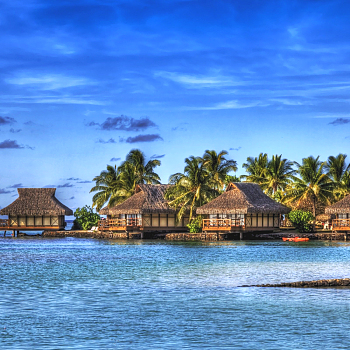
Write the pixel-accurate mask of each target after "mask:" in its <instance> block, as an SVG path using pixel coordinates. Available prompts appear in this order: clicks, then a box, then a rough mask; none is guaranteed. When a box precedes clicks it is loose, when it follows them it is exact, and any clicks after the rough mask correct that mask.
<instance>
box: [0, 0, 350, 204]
mask: <svg viewBox="0 0 350 350" xmlns="http://www.w3.org/2000/svg"><path fill="white" fill-rule="evenodd" d="M349 17H350V3H349V2H348V1H337V0H327V1H322V0H312V1H311V0H310V1H307V0H302V1H298V0H288V1H275V0H273V1H269V0H266V1H261V0H256V1H253V0H252V1H250V0H246V1H241V0H236V1H234V0H231V1H224V0H215V1H205V0H201V1H195V0H192V1H191V0H152V1H137V0H127V1H123V0H119V1H118V0H114V1H112V0H98V1H93V0H90V1H88V0H82V1H79V0H75V1H64V0H60V1H53V0H50V1H48V0H26V1H25V2H23V1H18V0H12V1H0V39H1V43H2V48H1V55H0V92H1V94H0V160H1V175H0V207H4V206H6V205H8V204H9V203H11V202H12V201H13V200H14V199H15V198H16V196H17V191H16V188H18V187H45V186H54V187H57V188H58V189H57V197H58V198H59V199H60V200H61V201H62V202H64V203H65V204H66V205H67V206H69V207H71V208H72V209H75V208H77V207H79V206H80V207H81V206H83V205H85V204H91V197H92V196H91V194H89V190H90V188H91V187H92V185H93V183H92V182H91V180H92V178H93V177H94V176H95V175H98V174H99V173H100V171H101V170H103V169H105V168H106V165H107V164H112V165H114V164H117V165H119V163H120V161H121V160H123V159H125V156H126V154H127V153H128V152H129V151H130V150H131V149H133V148H139V149H141V150H142V151H143V152H144V153H145V154H146V156H147V157H148V158H151V157H159V159H160V160H161V162H162V165H161V167H159V168H158V173H159V174H160V176H161V179H162V181H163V182H164V183H167V181H168V178H169V176H170V175H171V174H173V173H175V172H178V171H183V167H184V158H186V157H188V156H190V155H202V154H203V153H204V151H205V150H206V149H214V150H216V151H218V152H219V151H221V150H223V149H224V150H227V151H229V157H230V158H232V159H234V160H236V161H237V163H238V166H239V170H238V172H237V173H238V175H240V174H242V173H243V170H242V168H241V166H242V163H243V162H244V161H245V160H246V158H247V157H248V156H257V155H258V154H259V153H260V152H266V153H268V154H269V156H270V157H271V156H272V154H282V155H283V157H285V158H288V159H291V160H295V161H298V162H300V161H301V159H302V158H303V157H307V156H309V155H314V156H318V155H320V156H321V158H322V159H324V160H326V159H327V157H328V156H330V155H337V154H338V153H349V152H348V149H349V145H350V116H349V91H350V83H349V77H350V43H349V38H350V26H349V23H350V18H349Z"/></svg>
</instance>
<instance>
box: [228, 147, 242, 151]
mask: <svg viewBox="0 0 350 350" xmlns="http://www.w3.org/2000/svg"><path fill="white" fill-rule="evenodd" d="M241 148H242V147H241V146H239V147H237V148H230V151H239V150H240V149H241Z"/></svg>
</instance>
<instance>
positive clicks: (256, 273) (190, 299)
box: [0, 237, 350, 350]
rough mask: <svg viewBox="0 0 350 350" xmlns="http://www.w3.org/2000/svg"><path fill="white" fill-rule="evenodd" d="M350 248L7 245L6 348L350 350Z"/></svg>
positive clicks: (1, 249)
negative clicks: (343, 283) (333, 284)
mask: <svg viewBox="0 0 350 350" xmlns="http://www.w3.org/2000/svg"><path fill="white" fill-rule="evenodd" d="M349 261H350V243H347V242H327V241H322V242H321V241H315V242H306V243H301V244H300V243H285V242H280V241H268V242H256V241H255V242H244V241H242V242H238V241H235V242H213V243H208V242H192V243H190V242H187V243H181V242H164V241H140V240H138V241H131V240H130V241H102V240H93V239H77V238H64V239H46V238H42V237H23V238H16V239H13V238H0V262H1V269H0V293H1V298H0V348H1V349H16V350H17V349H19V350H21V349H180V348H181V349H296V348H298V349H347V348H348V344H349V341H350V335H349V332H348V328H349V327H348V322H349V319H350V289H336V288H334V289H332V288H328V289H292V288H257V287H244V288H242V287H239V286H241V285H248V284H249V285H250V284H263V283H279V282H289V281H299V280H313V279H331V278H346V277H349V275H350V273H349Z"/></svg>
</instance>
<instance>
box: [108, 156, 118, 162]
mask: <svg viewBox="0 0 350 350" xmlns="http://www.w3.org/2000/svg"><path fill="white" fill-rule="evenodd" d="M119 160H121V158H115V157H113V158H111V159H110V162H118V161H119Z"/></svg>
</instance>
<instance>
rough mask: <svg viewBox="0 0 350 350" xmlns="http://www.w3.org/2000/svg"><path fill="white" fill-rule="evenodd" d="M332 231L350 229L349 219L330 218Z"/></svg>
mask: <svg viewBox="0 0 350 350" xmlns="http://www.w3.org/2000/svg"><path fill="white" fill-rule="evenodd" d="M332 230H333V231H350V219H334V220H332Z"/></svg>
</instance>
